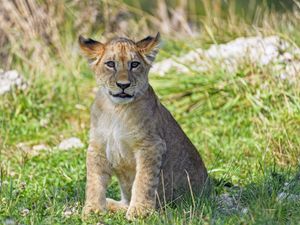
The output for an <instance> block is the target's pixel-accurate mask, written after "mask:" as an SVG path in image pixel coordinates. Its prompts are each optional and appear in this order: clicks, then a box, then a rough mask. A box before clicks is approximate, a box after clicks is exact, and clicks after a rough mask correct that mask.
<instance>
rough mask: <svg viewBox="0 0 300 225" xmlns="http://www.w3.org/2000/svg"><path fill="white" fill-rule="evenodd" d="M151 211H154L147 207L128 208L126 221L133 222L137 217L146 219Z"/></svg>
mask: <svg viewBox="0 0 300 225" xmlns="http://www.w3.org/2000/svg"><path fill="white" fill-rule="evenodd" d="M153 211H154V208H153V207H147V206H143V205H133V206H130V207H129V208H128V210H127V213H126V219H128V220H134V219H135V218H138V217H146V216H148V215H149V214H150V213H152V212H153Z"/></svg>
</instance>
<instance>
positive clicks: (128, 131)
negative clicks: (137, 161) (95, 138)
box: [97, 115, 135, 167]
mask: <svg viewBox="0 0 300 225" xmlns="http://www.w3.org/2000/svg"><path fill="white" fill-rule="evenodd" d="M134 133H135V132H134V129H132V127H129V126H128V125H126V123H124V121H123V120H122V118H118V117H113V116H112V115H105V116H102V117H101V118H100V119H99V121H98V124H97V135H99V138H101V139H102V140H103V141H104V145H105V154H106V157H107V160H108V161H109V162H110V163H111V164H112V165H113V167H117V166H121V164H128V163H132V162H133V161H134V156H133V149H132V148H131V146H133V145H134V141H135V135H134Z"/></svg>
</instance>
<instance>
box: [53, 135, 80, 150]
mask: <svg viewBox="0 0 300 225" xmlns="http://www.w3.org/2000/svg"><path fill="white" fill-rule="evenodd" d="M83 147H84V144H83V143H82V142H81V140H80V139H79V138H76V137H71V138H68V139H65V140H63V141H62V142H60V144H59V145H58V149H60V150H70V149H73V148H83Z"/></svg>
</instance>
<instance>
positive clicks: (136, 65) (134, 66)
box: [130, 61, 140, 69]
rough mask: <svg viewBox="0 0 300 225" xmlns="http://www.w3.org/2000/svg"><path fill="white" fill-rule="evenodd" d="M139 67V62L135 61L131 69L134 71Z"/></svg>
mask: <svg viewBox="0 0 300 225" xmlns="http://www.w3.org/2000/svg"><path fill="white" fill-rule="evenodd" d="M139 65H140V63H139V62H138V61H133V62H131V64H130V68H131V69H134V68H137V67H138V66H139Z"/></svg>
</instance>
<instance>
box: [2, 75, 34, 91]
mask: <svg viewBox="0 0 300 225" xmlns="http://www.w3.org/2000/svg"><path fill="white" fill-rule="evenodd" d="M27 87H28V84H27V82H25V79H24V77H23V76H22V75H21V74H19V73H18V72H17V71H16V70H9V71H6V72H4V71H2V70H0V95H3V94H5V93H7V92H9V91H11V90H12V89H13V88H17V89H21V90H25V89H26V88H27Z"/></svg>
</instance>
